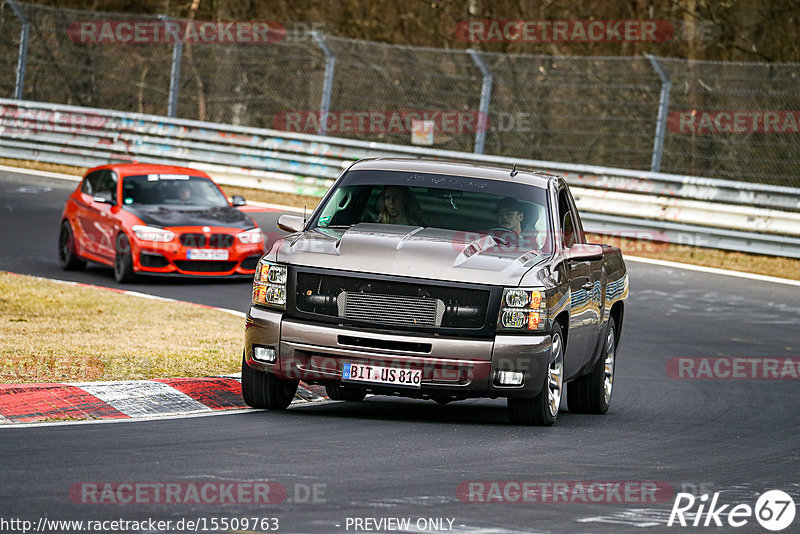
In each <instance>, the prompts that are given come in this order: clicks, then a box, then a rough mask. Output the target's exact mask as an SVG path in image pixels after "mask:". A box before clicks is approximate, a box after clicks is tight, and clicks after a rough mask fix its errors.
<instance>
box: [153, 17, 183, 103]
mask: <svg viewBox="0 0 800 534" xmlns="http://www.w3.org/2000/svg"><path fill="white" fill-rule="evenodd" d="M158 18H159V19H161V20H162V21H165V22H167V21H168V20H169V19H168V18H167V17H166V16H164V15H159V16H158ZM181 57H183V41H182V40H180V39H177V40H176V41H175V42H174V43H173V44H172V64H171V66H170V69H169V97H168V100H167V117H175V116H176V114H177V112H178V91H179V89H180V84H181Z"/></svg>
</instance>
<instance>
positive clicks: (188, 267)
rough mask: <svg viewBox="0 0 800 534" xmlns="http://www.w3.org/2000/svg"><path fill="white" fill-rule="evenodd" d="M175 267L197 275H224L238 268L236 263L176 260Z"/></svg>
mask: <svg viewBox="0 0 800 534" xmlns="http://www.w3.org/2000/svg"><path fill="white" fill-rule="evenodd" d="M175 265H176V266H177V267H178V269H180V270H182V271H192V272H196V273H222V272H228V271H230V270H231V269H233V268H234V267H236V262H235V261H202V260H195V261H192V260H176V261H175Z"/></svg>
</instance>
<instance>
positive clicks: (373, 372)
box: [342, 363, 422, 388]
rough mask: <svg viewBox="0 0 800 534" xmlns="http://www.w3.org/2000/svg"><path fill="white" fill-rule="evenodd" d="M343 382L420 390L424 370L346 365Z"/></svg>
mask: <svg viewBox="0 0 800 534" xmlns="http://www.w3.org/2000/svg"><path fill="white" fill-rule="evenodd" d="M342 380H351V381H354V382H371V383H373V384H388V385H392V386H404V387H410V388H418V387H420V383H421V382H422V370H421V369H398V368H396V367H382V366H380V365H364V364H361V363H345V364H344V367H343V368H342Z"/></svg>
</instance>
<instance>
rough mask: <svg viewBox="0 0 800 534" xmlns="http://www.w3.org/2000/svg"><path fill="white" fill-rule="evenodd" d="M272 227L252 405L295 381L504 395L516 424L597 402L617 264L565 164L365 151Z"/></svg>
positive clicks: (339, 396)
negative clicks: (301, 210)
mask: <svg viewBox="0 0 800 534" xmlns="http://www.w3.org/2000/svg"><path fill="white" fill-rule="evenodd" d="M278 226H279V227H280V228H281V229H283V230H285V231H288V232H290V233H289V234H288V235H286V236H284V237H283V238H281V239H278V240H277V241H276V242H275V243H274V245H273V246H272V248H271V250H270V251H269V252H268V253H267V254H265V255H264V257H263V258H261V260H260V262H259V264H258V268H257V270H256V273H255V280H254V284H253V300H252V306H251V307H250V309H249V312H248V314H247V322H246V330H245V348H244V355H243V361H242V394H243V397H244V400H245V402H246V403H247V404H248V405H250V406H252V407H255V408H269V409H273V410H282V409H285V408H286V407H287V406H288V405H289V404H290V403H291V401H292V399H293V398H294V395H295V392H296V390H297V386H298V381H299V380H303V381H304V382H306V383H309V384H319V385H323V386H325V388H326V391H327V394H328V397H330V398H331V399H334V400H346V401H360V400H363V399H364V398H365V396H366V395H367V394H374V395H394V396H402V397H413V398H421V399H431V400H434V401H436V402H439V403H441V404H445V403H448V402H451V401H457V400H461V399H467V398H472V397H490V398H499V397H505V398H507V402H508V416H509V418H510V420H511V422H512V423H515V424H525V425H552V424H553V423H554V422H555V420H556V417H557V416H558V411H559V406H560V404H561V401H562V394H563V393H564V391H565V390H566V397H567V399H566V400H567V406H568V409H569V411H570V412H578V413H597V414H602V413H605V412H606V411H607V410H608V407H609V403H610V401H611V393H612V389H613V385H614V368H615V362H616V354H617V347H618V346H619V341H620V337H621V333H622V324H623V318H624V312H625V301H626V299H627V295H628V275H627V272H626V268H625V263H624V262H623V259H622V254H621V252H620V251H619V249H617V248H614V247H610V246H605V245H593V244H587V243H586V240H585V235H584V231H583V227H582V225H581V220H580V217H579V216H578V211H577V209H576V208H575V202H574V201H573V198H572V195H571V194H570V191H569V187H567V184H566V183H565V182H564V180H563V178H561V177H559V176H555V175H551V174H546V173H541V172H527V171H521V170H517V169H516V166H515V167H514V168H512V169H508V168H496V167H492V168H490V167H482V166H473V165H468V164H461V163H454V162H445V161H426V160H412V159H367V160H361V161H358V162H356V163H354V164H352V165H351V166H350V167H349V168H348V169H347V170H346V171H344V172H343V173H342V175H341V176H340V177H339V178H338V179H337V180H336V182H335V183H334V185H333V186H332V187H331V189H330V190H329V191H328V193H327V194H326V196H325V197H324V198H323V200H322V202H320V204H319V206H318V207H317V208H316V209H315V210H314V211H313V213H311V215H310V217H309V218H308V219H307V220H304V219H303V218H302V217H298V216H292V215H283V216H281V217H280V219H279V222H278ZM567 382H569V385H568V386H567V384H566V383H567Z"/></svg>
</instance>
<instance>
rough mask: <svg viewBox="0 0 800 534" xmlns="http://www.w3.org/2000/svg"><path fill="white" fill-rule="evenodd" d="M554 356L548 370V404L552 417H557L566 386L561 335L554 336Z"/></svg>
mask: <svg viewBox="0 0 800 534" xmlns="http://www.w3.org/2000/svg"><path fill="white" fill-rule="evenodd" d="M553 355H554V357H553V360H552V361H551V362H550V366H549V368H548V370H547V373H548V376H547V404H548V406H549V407H550V415H552V416H553V417H555V416H556V415H557V414H558V406H559V404H561V393H562V388H563V385H564V354H563V349H562V344H561V334H555V335H554V336H553Z"/></svg>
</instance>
